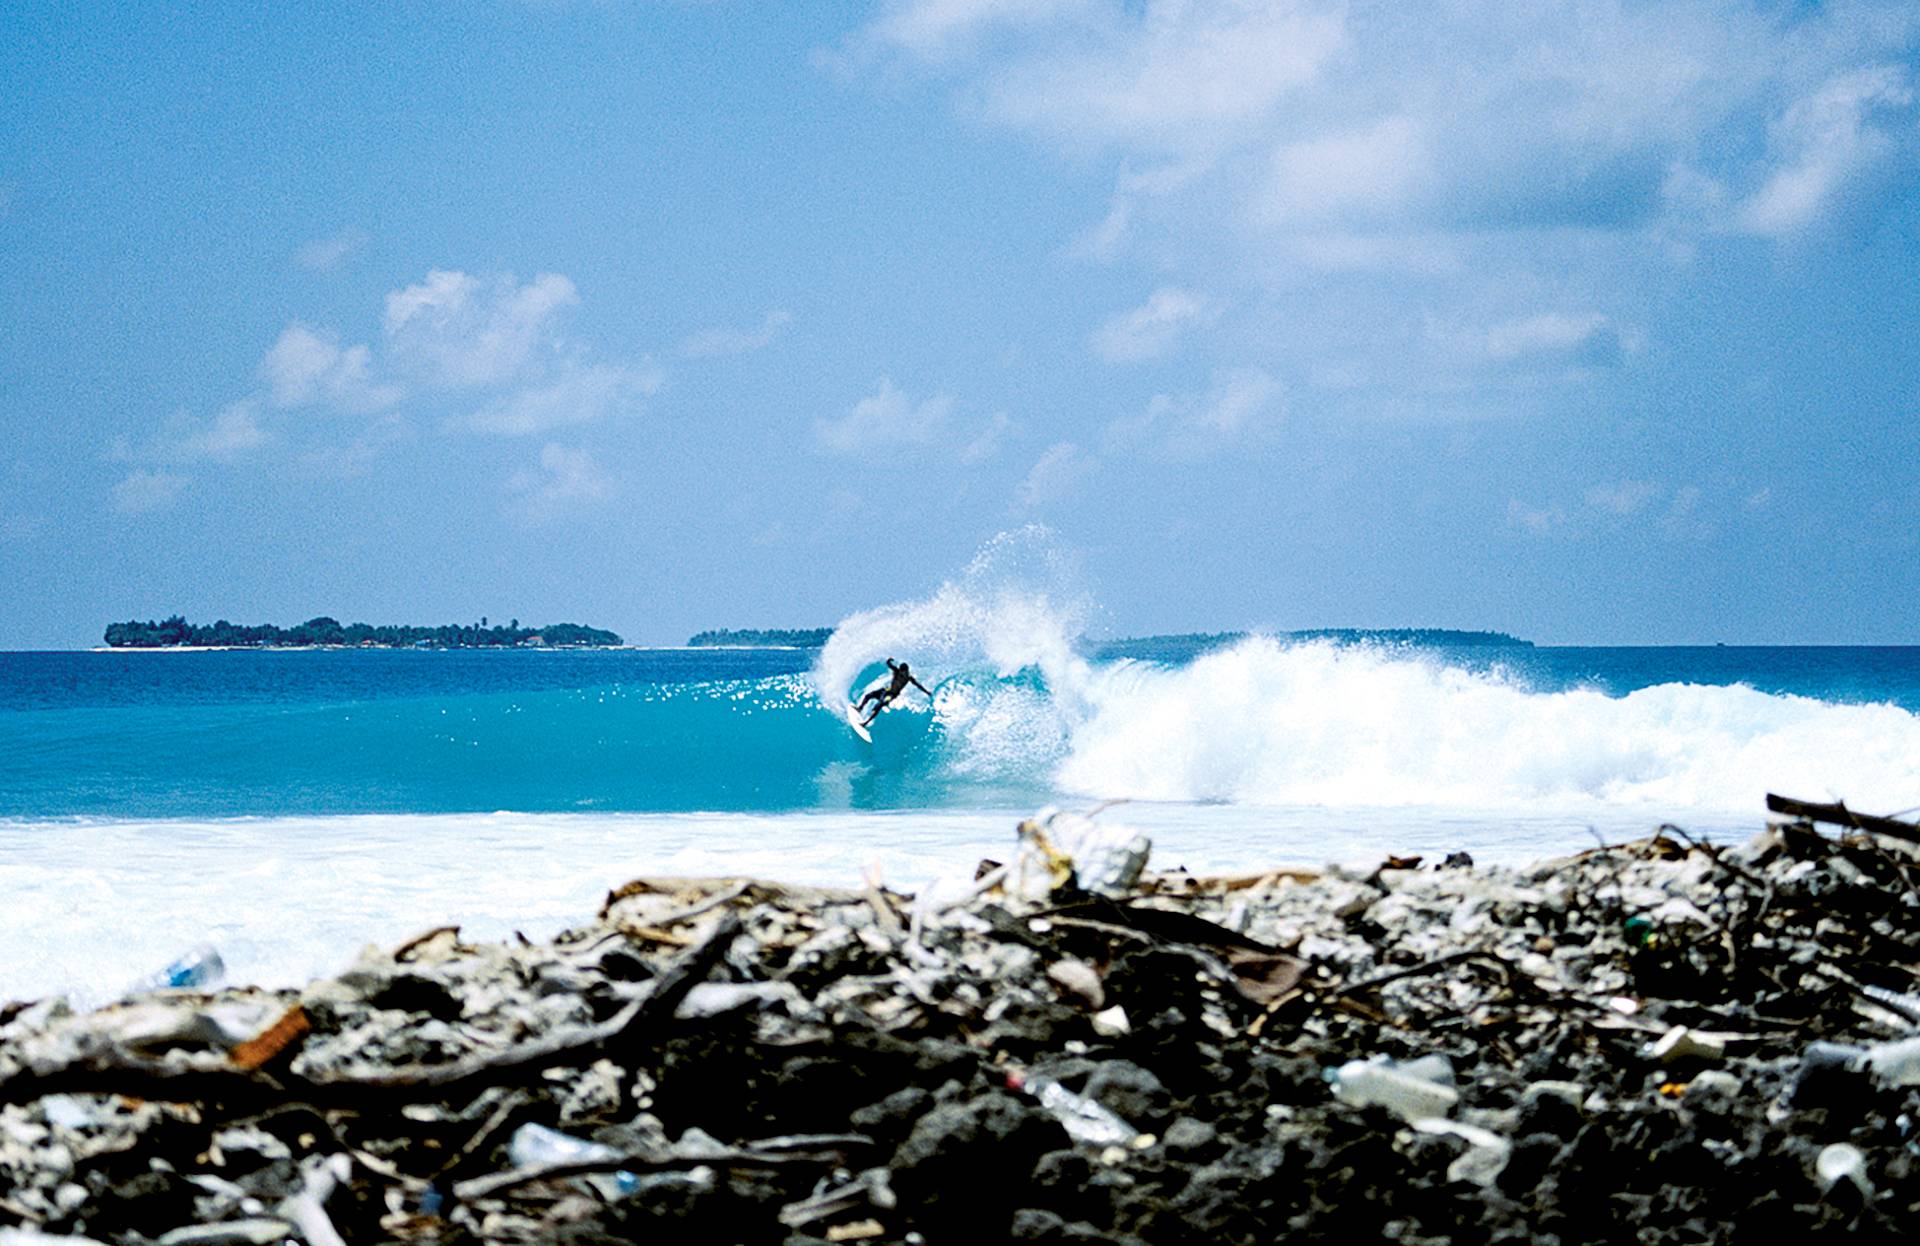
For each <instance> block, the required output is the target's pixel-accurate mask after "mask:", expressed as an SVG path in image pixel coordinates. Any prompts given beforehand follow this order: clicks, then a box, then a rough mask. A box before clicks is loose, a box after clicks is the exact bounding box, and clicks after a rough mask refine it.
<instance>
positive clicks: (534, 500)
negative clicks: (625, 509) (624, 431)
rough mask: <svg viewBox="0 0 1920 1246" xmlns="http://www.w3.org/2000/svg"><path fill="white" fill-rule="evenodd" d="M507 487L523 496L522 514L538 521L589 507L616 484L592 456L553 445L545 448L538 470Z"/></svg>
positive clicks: (522, 474) (519, 476)
mask: <svg viewBox="0 0 1920 1246" xmlns="http://www.w3.org/2000/svg"><path fill="white" fill-rule="evenodd" d="M507 487H508V489H509V490H510V491H512V492H513V493H515V494H517V495H519V496H518V502H517V507H516V509H517V510H518V511H519V512H520V514H521V515H522V516H523V517H525V518H527V519H530V520H533V521H536V522H539V521H543V520H548V519H553V518H557V517H558V516H560V515H563V514H566V513H568V512H571V511H575V510H578V509H580V508H582V507H584V506H589V505H591V504H592V503H595V502H598V501H600V500H602V499H604V498H606V497H608V496H609V495H610V494H611V493H612V492H613V483H612V481H610V480H609V479H608V478H607V476H606V473H604V472H602V471H601V470H600V466H599V464H597V463H595V462H594V460H593V456H592V455H591V454H589V453H587V451H585V450H582V449H579V448H576V447H573V446H563V445H559V444H557V443H553V442H549V443H548V444H547V445H545V446H543V447H541V449H540V467H539V469H538V470H537V471H524V472H517V473H515V474H514V476H513V477H512V478H511V479H510V480H509V481H508V482H507Z"/></svg>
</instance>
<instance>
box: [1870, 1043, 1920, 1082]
mask: <svg viewBox="0 0 1920 1246" xmlns="http://www.w3.org/2000/svg"><path fill="white" fill-rule="evenodd" d="M1860 1062H1861V1064H1862V1065H1864V1066H1865V1067H1866V1069H1867V1070H1868V1071H1869V1072H1871V1073H1872V1074H1873V1075H1874V1077H1875V1078H1876V1079H1877V1080H1878V1081H1879V1082H1880V1084H1881V1085H1882V1086H1889V1087H1903V1086H1920V1038H1903V1039H1900V1040H1898V1041H1896V1042H1891V1043H1875V1044H1873V1045H1872V1046H1871V1047H1868V1048H1867V1049H1866V1052H1865V1053H1864V1054H1863V1055H1862V1056H1861V1057H1860Z"/></svg>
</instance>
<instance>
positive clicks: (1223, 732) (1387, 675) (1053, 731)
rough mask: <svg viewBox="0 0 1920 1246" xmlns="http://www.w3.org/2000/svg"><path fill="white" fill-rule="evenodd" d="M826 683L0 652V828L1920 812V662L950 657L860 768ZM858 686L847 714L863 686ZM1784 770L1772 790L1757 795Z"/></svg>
mask: <svg viewBox="0 0 1920 1246" xmlns="http://www.w3.org/2000/svg"><path fill="white" fill-rule="evenodd" d="M1116 652H1119V653H1124V654H1126V655H1127V656H1124V657H1120V656H1115V654H1116ZM818 656H819V655H817V654H815V653H811V652H800V651H792V650H704V651H703V650H691V651H690V650H614V651H589V652H577V653H564V652H563V653H534V652H511V651H509V652H488V651H477V652H457V651H456V652H431V651H315V652H267V653H247V652H211V653H4V654H0V818H8V819H16V820H35V819H48V818H71V817H86V818H156V817H164V818H222V817H236V816H248V817H274V816H282V815H293V814H299V815H310V814H358V813H457V812H480V811H492V810H514V811H521V812H616V811H618V812H674V811H692V810H710V811H732V812H780V811H807V810H831V809H864V810H881V809H928V808H955V809H969V808H998V807H1015V806H1020V805H1025V804H1032V803H1035V802H1040V801H1044V800H1050V799H1055V798H1058V797H1060V796H1062V795H1074V794H1085V795H1089V796H1140V797H1144V798H1148V799H1155V800H1173V801H1205V802H1216V803H1241V804H1272V805H1280V806H1294V805H1303V804H1304V805H1322V806H1327V805H1333V806H1338V805H1343V804H1348V805H1367V804H1375V803H1386V804H1390V805H1405V804H1407V803H1414V804H1418V803H1421V800H1422V797H1421V795H1420V790H1419V789H1420V787H1421V786H1422V785H1426V786H1427V787H1430V788H1432V789H1433V794H1432V799H1433V800H1434V802H1435V803H1437V804H1440V805H1458V804H1462V803H1466V804H1476V805H1477V804H1494V805H1499V804H1504V803H1510V802H1516V801H1518V802H1521V803H1525V802H1528V801H1532V802H1534V803H1539V802H1552V801H1556V800H1569V799H1578V798H1582V797H1586V798H1591V799H1594V800H1597V801H1608V800H1621V799H1633V798H1638V799H1641V800H1644V801H1653V802H1658V801H1661V800H1665V801H1667V802H1669V803H1670V804H1671V806H1672V807H1673V810H1674V811H1675V812H1677V813H1684V812H1685V811H1687V810H1688V809H1690V808H1695V807H1712V808H1719V807H1724V806H1725V805H1726V804H1727V803H1728V799H1729V797H1730V798H1731V800H1732V801H1734V802H1738V801H1741V800H1752V799H1754V798H1757V796H1758V794H1759V793H1758V792H1757V791H1751V792H1746V793H1745V794H1744V795H1743V794H1742V789H1741V787H1740V785H1741V784H1742V783H1745V784H1746V785H1747V787H1748V788H1760V787H1766V786H1770V785H1774V786H1777V785H1783V784H1788V783H1791V782H1793V781H1796V780H1798V781H1801V782H1803V783H1813V784H1815V785H1816V786H1817V787H1818V788H1819V789H1820V790H1818V791H1815V792H1814V793H1813V794H1814V795H1823V794H1825V793H1826V792H1827V791H1831V790H1834V789H1835V788H1836V787H1838V788H1840V789H1842V790H1845V789H1847V788H1852V789H1854V790H1855V791H1857V792H1859V793H1860V794H1861V795H1869V794H1870V795H1871V796H1872V797H1873V798H1876V799H1881V800H1883V802H1884V801H1885V800H1893V801H1895V802H1896V803H1898V804H1901V805H1905V804H1911V803H1920V794H1915V792H1914V791H1912V790H1910V789H1909V790H1904V791H1903V789H1902V785H1903V784H1905V783H1907V782H1908V781H1909V780H1910V779H1911V778H1912V775H1913V770H1912V768H1913V767H1914V766H1915V765H1916V764H1920V748H1915V747H1914V746H1915V745H1920V731H1916V729H1915V728H1916V721H1917V720H1916V719H1915V717H1914V715H1915V713H1916V711H1920V648H1897V649H1895V648H1719V647H1715V648H1634V649H1598V648H1533V649H1519V648H1505V649H1445V648H1411V647H1388V648H1380V647H1374V646H1341V645H1331V644H1324V643H1322V644H1312V645H1288V644H1282V643H1278V642H1272V641H1259V640H1254V641H1245V642H1240V643H1238V644H1232V645H1228V646H1226V647H1224V648H1215V649H1212V650H1201V649H1196V648H1194V647H1192V646H1186V647H1181V646H1161V647H1159V648H1157V649H1156V648H1153V647H1148V648H1146V649H1141V648H1139V647H1133V648H1128V649H1124V650H1120V651H1114V650H1102V649H1100V648H1099V647H1097V646H1081V647H1080V648H1079V649H1078V650H1076V651H1075V652H1074V653H1073V654H1072V660H1071V661H1069V662H1065V663H1059V664H1055V665H1056V669H1054V670H1051V671H1049V670H1046V669H1044V667H1045V666H1046V665H1047V664H1046V663H1044V662H1041V663H1036V664H1033V665H1027V666H1020V667H1015V668H1014V669H1011V670H1006V669H999V668H997V667H996V666H995V665H994V664H993V663H991V662H989V661H986V660H985V659H980V658H974V659H971V660H969V659H967V658H964V657H963V658H961V659H957V660H953V661H941V660H939V659H938V658H935V659H934V660H932V661H931V663H930V664H928V665H925V666H923V667H920V668H917V669H919V670H920V672H921V676H922V679H923V680H924V681H926V682H928V683H929V684H930V686H933V687H934V689H935V692H936V694H937V695H936V697H935V700H934V702H933V703H932V705H931V706H929V704H928V703H927V702H926V700H925V699H924V698H921V697H920V696H919V694H917V693H909V696H908V699H907V704H906V705H905V706H903V707H902V709H901V710H900V711H898V712H891V713H888V714H886V715H884V716H883V717H882V718H881V719H880V720H879V722H878V723H877V724H876V726H875V730H874V736H875V743H874V744H873V745H866V744H864V743H862V742H860V741H858V740H857V739H855V738H854V737H853V736H852V734H851V733H850V732H849V731H848V730H847V729H846V726H845V724H844V723H843V722H842V721H840V719H839V718H838V717H837V716H836V714H835V713H834V712H833V710H831V709H830V708H829V707H828V702H829V701H832V700H835V699H836V698H835V697H834V696H833V695H832V694H831V693H827V694H823V693H822V691H821V689H820V687H819V686H818V681H817V680H816V678H815V677H814V676H813V675H812V674H811V671H812V667H813V665H814V664H815V661H816V659H817V658H818ZM853 669H857V670H858V671H859V675H858V677H857V678H856V679H854V680H853V681H852V682H851V683H850V684H849V686H850V687H852V688H855V689H857V688H858V687H859V686H860V684H861V683H862V682H863V681H864V679H865V678H867V677H868V676H870V675H871V674H872V673H873V672H875V671H876V670H878V669H879V668H878V666H877V664H876V663H875V662H872V661H865V662H857V663H855V664H854V666H853ZM1061 685H1069V686H1064V687H1063V686H1061ZM839 691H844V689H840V690H839ZM1903 749H1907V750H1910V751H1906V752H1903V751H1902V750H1903ZM1786 752H1792V753H1796V754H1797V755H1798V760H1797V761H1796V762H1795V764H1794V765H1793V766H1792V767H1790V768H1786V767H1783V769H1784V770H1786V771H1787V772H1785V773H1777V774H1771V775H1769V774H1767V773H1759V772H1754V767H1756V766H1760V765H1762V764H1763V763H1765V762H1766V760H1767V759H1768V758H1769V757H1770V756H1773V755H1774V754H1775V753H1786ZM1421 753H1424V755H1417V754H1421ZM1903 759H1910V760H1903ZM1716 770H1717V771H1718V772H1719V773H1718V780H1719V781H1718V782H1716V781H1714V779H1713V776H1712V772H1714V771H1716ZM1803 776H1804V777H1803ZM1862 789H1864V790H1862ZM1383 798H1384V799H1383Z"/></svg>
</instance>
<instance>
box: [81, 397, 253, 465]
mask: <svg viewBox="0 0 1920 1246" xmlns="http://www.w3.org/2000/svg"><path fill="white" fill-rule="evenodd" d="M270 440H272V439H271V437H270V436H269V435H268V433H267V430H266V429H265V428H263V427H262V426H261V424H260V402H259V400H258V399H253V398H243V399H241V400H240V401H238V402H230V403H228V404H227V405H226V406H224V407H222V408H220V410H218V411H216V412H214V413H213V415H212V416H211V417H209V418H207V419H200V418H198V417H196V416H193V415H190V414H188V413H187V412H185V411H177V412H175V413H174V414H173V415H171V416H169V417H168V418H167V419H166V420H165V421H164V422H163V423H162V424H161V425H160V429H159V431H158V432H157V433H155V434H154V436H153V437H151V438H150V439H149V440H147V441H146V442H145V443H143V444H140V445H138V446H127V445H124V444H123V445H121V446H120V447H119V448H118V449H117V450H116V452H115V457H117V458H122V459H135V460H140V459H145V460H148V461H151V462H155V463H204V462H214V463H232V462H235V461H237V460H239V459H242V458H245V457H246V456H248V455H249V454H251V453H253V452H254V451H256V450H259V449H260V448H261V447H263V446H265V445H266V444H267V443H268V442H269V441H270Z"/></svg>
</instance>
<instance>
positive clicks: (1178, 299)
mask: <svg viewBox="0 0 1920 1246" xmlns="http://www.w3.org/2000/svg"><path fill="white" fill-rule="evenodd" d="M1212 310H1213V309H1212V306H1211V304H1209V303H1208V302H1207V300H1205V299H1203V298H1201V297H1200V296H1199V295H1197V294H1194V293H1192V292H1191V291H1188V290H1181V289H1177V288H1175V287H1173V286H1163V287H1161V288H1160V289H1158V290H1155V291H1154V292H1153V294H1152V295H1151V296H1149V297H1148V299H1147V301H1146V302H1145V303H1142V304H1141V305H1140V306H1138V307H1136V308H1134V309H1133V310H1132V311H1126V312H1121V313H1119V314H1118V315H1115V316H1112V317H1110V318H1108V320H1107V321H1106V323H1104V324H1102V325H1101V326H1100V327H1099V328H1098V329H1096V330H1094V333H1093V337H1092V339H1091V341H1092V346H1093V352H1094V354H1096V355H1098V356H1100V357H1101V358H1102V359H1105V360H1106V361H1107V362H1109V363H1139V362H1142V361H1144V360H1148V359H1161V358H1164V357H1165V356H1166V355H1168V354H1170V353H1171V352H1172V350H1173V347H1174V344H1175V343H1176V342H1177V341H1178V340H1179V338H1180V335H1181V334H1182V333H1184V332H1185V331H1186V330H1187V329H1188V328H1190V327H1191V326H1193V325H1196V324H1199V323H1202V322H1204V321H1205V320H1206V319H1207V318H1208V317H1209V316H1210V315H1211V314H1212Z"/></svg>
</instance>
